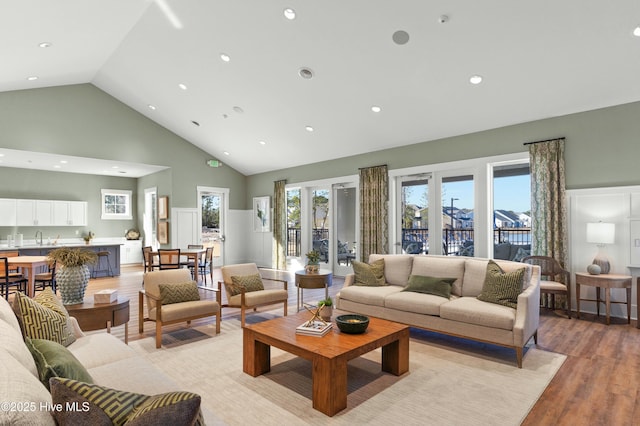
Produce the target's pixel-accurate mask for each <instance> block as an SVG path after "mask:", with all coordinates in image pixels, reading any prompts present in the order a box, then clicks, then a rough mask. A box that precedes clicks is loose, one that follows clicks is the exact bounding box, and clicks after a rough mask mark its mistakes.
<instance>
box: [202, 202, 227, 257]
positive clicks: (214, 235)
mask: <svg viewBox="0 0 640 426" xmlns="http://www.w3.org/2000/svg"><path fill="white" fill-rule="evenodd" d="M200 197H201V200H200V201H201V205H202V212H201V213H202V214H201V216H202V224H201V225H202V226H201V230H202V231H201V236H200V237H201V239H200V241H201V242H202V246H203V247H204V248H207V247H213V257H214V261H216V262H215V263H216V266H217V263H218V262H217V260H219V259H222V242H223V238H222V235H223V234H222V229H223V228H222V226H223V224H222V215H221V211H222V207H223V206H222V203H223V194H221V193H214V192H201V193H200Z"/></svg>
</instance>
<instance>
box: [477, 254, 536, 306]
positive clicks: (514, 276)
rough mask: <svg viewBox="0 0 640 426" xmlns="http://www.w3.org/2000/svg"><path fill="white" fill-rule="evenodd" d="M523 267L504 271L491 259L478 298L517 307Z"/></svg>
mask: <svg viewBox="0 0 640 426" xmlns="http://www.w3.org/2000/svg"><path fill="white" fill-rule="evenodd" d="M524 272H525V269H524V268H520V269H517V270H515V271H513V272H504V271H503V270H502V268H500V265H498V264H497V263H496V262H494V261H493V260H490V261H489V263H488V264H487V275H486V277H485V279H484V285H483V286H482V292H481V293H480V295H479V296H478V299H479V300H482V301H484V302H490V303H497V304H498V305H504V306H509V307H510V308H514V309H515V308H517V307H518V295H519V294H520V293H522V287H523V285H524Z"/></svg>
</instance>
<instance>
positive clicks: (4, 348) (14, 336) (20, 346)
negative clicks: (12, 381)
mask: <svg viewBox="0 0 640 426" xmlns="http://www.w3.org/2000/svg"><path fill="white" fill-rule="evenodd" d="M0 300H3V301H4V299H3V298H2V297H0ZM5 303H6V302H5ZM11 315H13V311H12V314H11ZM14 319H15V315H14ZM0 352H2V353H3V355H8V356H11V357H13V358H14V359H15V360H16V361H18V362H19V363H20V364H22V365H23V366H24V368H26V369H27V370H29V372H30V373H31V374H33V375H34V376H36V377H37V375H38V369H37V368H36V363H35V361H34V360H33V357H32V356H31V353H30V352H29V349H27V347H26V346H25V344H24V339H23V337H22V333H21V332H20V330H16V329H14V328H13V326H12V325H9V324H7V323H6V322H5V321H2V320H0Z"/></svg>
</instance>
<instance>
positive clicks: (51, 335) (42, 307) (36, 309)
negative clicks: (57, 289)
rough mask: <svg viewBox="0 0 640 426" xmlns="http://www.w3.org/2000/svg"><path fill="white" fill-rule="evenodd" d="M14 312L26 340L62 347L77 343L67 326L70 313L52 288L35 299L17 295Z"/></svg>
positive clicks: (21, 294) (22, 294)
mask: <svg viewBox="0 0 640 426" xmlns="http://www.w3.org/2000/svg"><path fill="white" fill-rule="evenodd" d="M13 310H14V311H15V313H16V317H17V318H18V322H19V323H20V327H21V328H22V334H23V336H24V337H25V338H26V337H29V338H31V339H46V340H53V341H54V342H58V343H60V344H61V345H62V346H69V345H70V344H72V343H73V342H75V341H76V336H75V335H74V334H73V333H72V332H71V329H70V327H69V326H68V324H67V322H68V320H69V313H68V312H67V310H66V309H65V307H64V305H63V304H62V302H60V300H58V298H57V297H56V295H55V294H53V292H52V291H51V289H50V288H46V289H45V290H44V291H43V292H42V293H40V294H38V295H36V296H35V297H34V298H33V299H30V298H29V297H27V296H26V295H25V294H24V293H20V292H18V293H16V296H15V297H14V299H13Z"/></svg>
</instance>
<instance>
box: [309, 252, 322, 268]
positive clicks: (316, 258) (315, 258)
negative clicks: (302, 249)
mask: <svg viewBox="0 0 640 426" xmlns="http://www.w3.org/2000/svg"><path fill="white" fill-rule="evenodd" d="M306 256H307V261H308V263H310V264H312V265H314V264H317V263H318V262H320V252H319V251H317V250H311V251H310V252H309V253H307V254H306Z"/></svg>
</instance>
